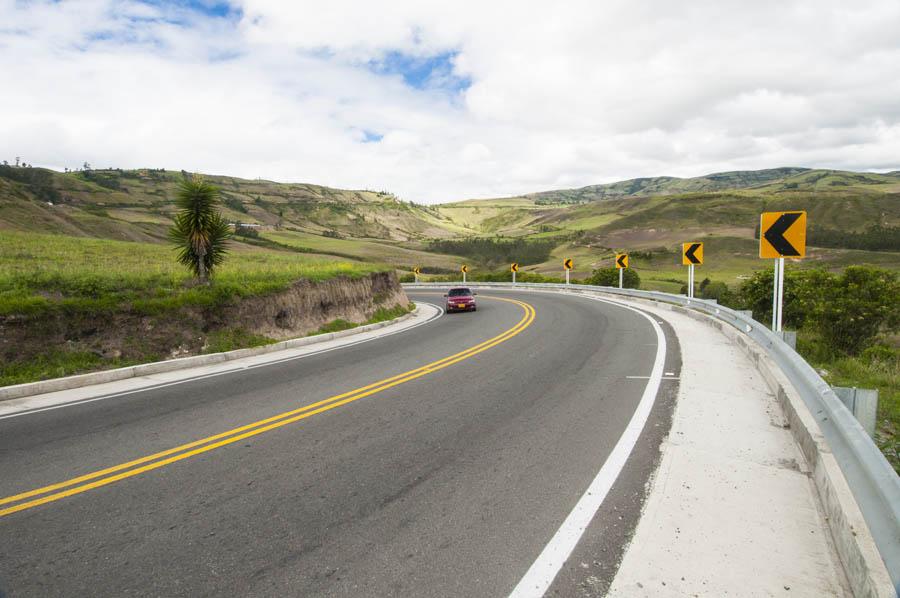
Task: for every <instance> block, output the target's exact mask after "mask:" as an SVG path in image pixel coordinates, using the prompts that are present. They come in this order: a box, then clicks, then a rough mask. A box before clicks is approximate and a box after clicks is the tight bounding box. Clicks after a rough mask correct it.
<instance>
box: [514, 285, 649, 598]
mask: <svg viewBox="0 0 900 598" xmlns="http://www.w3.org/2000/svg"><path fill="white" fill-rule="evenodd" d="M589 298H590V299H593V300H595V301H602V302H604V303H610V304H612V305H617V306H619V307H623V308H625V309H630V310H631V311H634V312H636V313H639V314H641V315H642V316H643V317H644V318H646V319H647V321H649V322H650V323H651V324H652V325H653V330H654V331H655V332H656V337H657V339H658V342H657V345H656V359H655V360H654V362H653V370H652V372H651V373H650V379H649V380H648V381H647V386H645V387H644V394H643V395H642V396H641V400H640V402H639V403H638V406H637V409H635V411H634V415H632V416H631V421H629V422H628V426H627V427H626V428H625V430H624V431H623V432H622V435H621V436H620V437H619V440H618V442H616V446H615V448H613V450H612V452H611V453H610V455H609V457H608V458H607V459H606V462H605V463H604V464H603V466H602V467H601V468H600V471H599V472H598V473H597V476H596V477H595V478H594V480H593V481H592V482H591V484H590V486H588V488H587V490H586V491H585V492H584V494H582V496H581V498H580V499H578V503H577V504H576V505H575V507H574V508H573V509H572V511H571V512H570V513H569V515H568V517H566V519H565V521H563V523H562V525H561V526H560V528H559V529H558V530H557V531H556V533H555V534H553V537H552V538H550V541H549V542H548V543H547V545H546V546H545V547H544V549H543V550H542V551H541V554H539V555H538V557H537V559H536V560H535V561H534V563H532V565H531V567H529V569H528V571H527V572H526V573H525V575H524V577H522V579H521V580H520V581H519V583H518V584H517V585H516V587H515V588H514V589H513V591H512V592H511V593H510V594H509V596H510V598H526V597H527V598H539V597H540V596H543V595H544V593H545V592H546V591H547V590H548V589H549V588H550V585H551V584H552V583H553V580H554V579H555V578H556V575H557V574H558V573H559V571H560V570H561V569H562V566H563V565H564V564H565V562H566V560H568V558H569V556H570V555H571V554H572V551H573V550H574V549H575V546H576V545H577V544H578V541H579V540H580V539H581V536H582V535H583V534H584V530H586V529H587V527H588V525H589V524H590V522H591V520H592V519H593V518H594V515H596V513H597V511H598V510H599V509H600V506H601V505H602V504H603V501H604V500H605V499H606V495H607V494H608V493H609V490H610V488H612V486H613V484H614V483H615V481H616V478H618V477H619V473H621V471H622V468H623V467H624V466H625V462H626V461H627V460H628V456H629V455H630V454H631V451H632V449H633V448H634V445H635V444H637V441H638V438H639V437H640V435H641V432H642V431H643V429H644V424H646V423H647V418H648V417H649V416H650V411H651V410H652V409H653V404H654V403H655V402H656V395H657V393H658V392H659V383H660V380H661V378H662V371H663V367H664V365H665V361H666V335H665V334H663V331H662V329H661V328H660V327H659V324H657V322H656V320H654V319H653V318H652V317H650V316H649V315H648V314H646V313H644V312H643V311H641V310H639V309H635V308H633V307H631V306H629V305H624V304H622V303H619V302H617V301H609V300H607V299H600V298H597V297H589Z"/></svg>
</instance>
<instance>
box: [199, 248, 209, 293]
mask: <svg viewBox="0 0 900 598" xmlns="http://www.w3.org/2000/svg"><path fill="white" fill-rule="evenodd" d="M197 275H198V276H199V277H200V284H207V282H208V280H207V275H206V247H205V246H203V245H200V247H198V248H197Z"/></svg>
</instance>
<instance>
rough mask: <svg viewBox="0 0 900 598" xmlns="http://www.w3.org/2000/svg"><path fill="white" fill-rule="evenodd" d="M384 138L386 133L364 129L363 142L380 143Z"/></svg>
mask: <svg viewBox="0 0 900 598" xmlns="http://www.w3.org/2000/svg"><path fill="white" fill-rule="evenodd" d="M382 139H384V135H382V134H381V133H376V132H375V131H369V130H363V143H378V142H379V141H381V140H382Z"/></svg>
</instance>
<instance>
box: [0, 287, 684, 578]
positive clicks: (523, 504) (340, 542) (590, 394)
mask: <svg viewBox="0 0 900 598" xmlns="http://www.w3.org/2000/svg"><path fill="white" fill-rule="evenodd" d="M410 296H411V298H412V299H413V300H415V301H426V302H433V303H440V302H441V300H442V298H441V297H440V295H439V294H433V293H419V292H412V293H410ZM479 300H480V302H479V310H478V311H477V312H474V313H467V314H452V315H445V316H443V317H441V318H439V319H437V320H435V321H434V322H433V323H431V324H428V325H426V326H421V327H418V328H416V329H413V330H410V331H408V332H405V333H402V334H397V335H393V336H389V337H386V338H383V339H379V340H376V341H372V342H368V343H364V344H360V345H356V346H350V347H347V348H345V349H342V350H338V351H333V352H330V353H327V354H322V355H311V356H309V357H306V358H303V359H298V360H295V361H290V362H284V363H278V364H273V365H270V366H266V367H261V368H257V369H252V370H247V371H238V372H234V373H231V374H227V375H223V376H217V377H214V378H207V379H201V380H195V381H188V382H185V383H183V384H177V385H174V386H169V387H165V388H159V389H152V390H148V391H145V392H139V393H134V394H129V395H125V396H122V397H116V398H114V399H110V400H105V401H98V402H94V403H86V404H82V405H74V406H71V407H67V408H62V409H56V410H52V411H46V412H41V413H34V414H30V415H25V416H22V417H14V418H9V419H5V420H0V595H3V594H4V593H6V594H8V595H9V596H76V595H78V596H83V595H97V596H100V595H102V596H107V595H108V596H120V595H165V596H198V595H222V594H228V595H255V596H286V595H316V596H318V595H333V596H340V595H359V594H365V595H370V596H391V595H397V596H401V595H402V596H409V595H415V596H449V595H460V596H461V595H470V596H474V595H478V596H505V595H507V594H509V592H510V591H512V589H513V588H514V587H515V586H516V584H517V583H518V582H519V580H520V579H521V578H522V576H523V575H524V574H525V572H526V571H527V570H528V569H529V567H530V566H531V564H532V563H533V562H534V560H535V558H536V557H537V556H538V555H539V554H540V553H541V551H542V549H543V548H544V546H545V545H546V544H547V542H548V541H549V540H550V538H551V537H552V536H553V535H554V533H555V532H556V531H557V529H558V528H559V526H560V525H561V524H562V522H563V520H564V519H565V518H566V516H567V515H568V514H569V512H570V511H571V510H572V508H573V507H574V506H575V504H576V503H577V502H578V500H579V498H580V497H581V495H582V494H583V493H584V492H585V489H586V488H587V487H588V485H589V484H590V483H591V480H592V479H593V478H594V476H595V475H596V474H597V472H598V470H599V469H600V467H601V466H602V465H603V463H604V462H605V461H606V458H607V457H608V456H609V454H610V453H611V451H612V450H613V448H614V446H615V445H616V442H617V440H618V439H619V437H620V436H621V435H622V431H623V430H624V429H625V427H626V425H627V424H628V422H629V420H630V419H631V417H632V415H633V413H634V411H635V408H636V406H637V405H638V402H639V401H640V398H641V395H642V393H643V391H644V388H645V386H646V384H647V379H646V378H643V377H642V376H647V375H648V374H649V372H650V369H651V367H652V365H653V360H654V356H655V351H656V345H657V335H656V333H655V332H654V330H653V327H652V325H651V323H650V322H649V321H648V320H647V319H646V318H645V317H644V316H642V315H641V314H638V313H635V312H634V311H632V310H628V309H625V308H622V307H620V306H616V305H612V304H609V303H604V302H599V301H594V300H588V299H585V298H579V297H571V296H563V295H553V294H541V293H506V292H495V293H490V294H488V293H485V294H483V295H481V296H480V297H479ZM664 328H665V329H666V337H667V339H668V342H667V347H668V352H667V355H666V367H665V370H666V371H667V372H673V373H674V374H675V377H676V378H677V372H678V370H679V367H680V359H679V356H678V353H679V352H678V347H677V341H676V340H675V339H674V337H673V336H672V334H671V331H669V330H668V328H667V327H665V326H664ZM676 383H677V382H676V381H675V380H674V378H673V379H672V380H668V381H665V382H663V384H662V387H661V389H660V393H659V396H658V397H657V400H656V404H655V406H654V408H653V411H652V412H651V414H650V421H649V422H648V425H647V426H646V428H645V430H644V432H643V434H642V435H641V437H640V440H639V442H638V445H637V447H636V448H635V450H634V452H633V453H632V456H631V457H630V458H629V460H628V462H627V463H626V465H625V469H624V470H623V472H622V474H621V476H620V477H619V480H618V481H617V482H616V484H615V485H614V487H613V489H612V491H611V492H610V494H609V495H608V497H607V499H606V501H605V502H604V503H603V505H602V507H601V509H600V511H599V512H598V513H597V515H596V517H595V518H594V519H593V521H592V523H591V524H590V526H589V528H588V530H587V533H586V534H585V536H584V537H583V538H582V540H581V541H580V542H579V544H578V546H577V548H576V549H575V551H574V552H573V553H572V556H571V558H570V559H569V561H567V563H566V566H565V567H564V568H563V571H562V572H561V573H560V575H559V576H558V577H557V579H556V581H555V582H554V584H553V586H552V587H551V593H554V594H560V595H581V594H583V593H584V592H585V590H587V591H588V593H596V592H601V591H602V590H603V589H604V588H605V587H606V586H607V585H608V583H609V581H610V580H611V576H612V574H613V573H614V571H615V566H616V562H617V559H618V557H619V556H620V555H621V552H622V549H623V545H624V542H625V539H626V538H627V535H628V533H629V530H630V529H632V528H633V526H634V524H635V523H636V521H637V518H638V516H639V513H640V503H641V500H642V498H643V492H644V490H643V488H644V483H645V482H646V480H647V477H648V476H649V473H650V471H652V468H653V467H654V464H655V461H656V459H657V457H658V452H657V449H658V445H659V442H660V440H661V438H662V436H663V435H664V434H665V433H666V431H667V430H668V423H669V421H670V414H671V408H672V405H673V397H674V392H675V384H676ZM22 505H25V506H24V507H23V506H22Z"/></svg>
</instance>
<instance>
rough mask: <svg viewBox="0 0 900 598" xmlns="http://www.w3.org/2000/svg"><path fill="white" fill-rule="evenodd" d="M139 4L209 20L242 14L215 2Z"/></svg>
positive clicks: (149, 1)
mask: <svg viewBox="0 0 900 598" xmlns="http://www.w3.org/2000/svg"><path fill="white" fill-rule="evenodd" d="M140 2H142V3H143V4H149V5H150V6H160V7H163V8H175V9H179V10H188V11H191V12H196V13H199V14H201V15H204V16H206V17H210V18H220V19H225V18H228V19H231V18H240V17H241V15H242V14H243V11H242V10H241V8H240V7H238V6H232V5H231V4H229V3H228V2H219V1H217V0H187V1H186V2H184V1H183V2H178V1H176V0H140Z"/></svg>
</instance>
